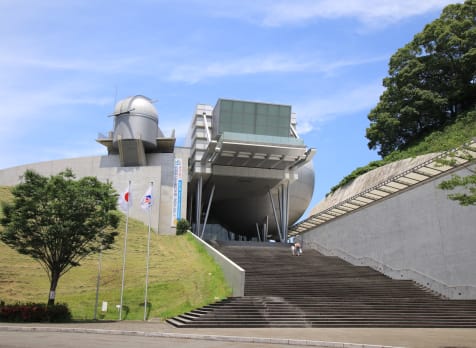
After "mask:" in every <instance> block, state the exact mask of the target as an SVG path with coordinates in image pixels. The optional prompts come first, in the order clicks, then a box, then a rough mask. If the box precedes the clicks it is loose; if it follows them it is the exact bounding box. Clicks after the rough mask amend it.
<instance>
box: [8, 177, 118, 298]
mask: <svg viewBox="0 0 476 348" xmlns="http://www.w3.org/2000/svg"><path fill="white" fill-rule="evenodd" d="M12 193H13V202H12V203H10V204H4V205H3V206H2V208H3V214H4V216H3V218H2V219H1V220H0V223H1V224H2V225H3V226H4V227H5V228H4V229H3V230H2V231H1V232H0V240H1V241H3V242H4V243H5V244H7V245H9V246H10V247H12V248H13V249H15V250H17V251H18V252H19V253H21V254H25V255H29V256H31V257H32V258H33V259H35V260H36V261H38V262H39V263H40V265H41V266H42V267H43V269H44V270H45V271H46V272H47V274H48V277H49V280H50V292H49V298H48V305H52V304H54V301H55V293H56V287H57V285H58V281H59V279H60V277H61V276H62V275H63V274H65V273H66V272H67V271H69V270H70V269H71V268H72V267H76V266H79V265H80V261H81V260H82V259H84V258H85V257H86V256H88V255H90V254H93V253H97V252H99V251H100V250H101V248H102V249H103V250H104V249H110V248H111V247H112V244H113V243H114V240H115V237H116V236H117V234H118V233H117V232H116V231H114V230H113V229H114V228H116V227H117V225H118V223H119V216H118V215H117V214H116V213H115V209H116V200H117V198H116V197H117V195H116V193H115V190H114V189H113V188H112V185H111V184H110V183H102V182H100V181H99V180H98V179H97V178H94V177H84V178H82V179H79V180H75V177H74V175H73V173H72V171H71V170H69V169H68V170H66V171H64V172H61V173H59V174H58V175H54V176H50V177H44V176H41V175H39V174H37V173H36V172H34V171H32V170H27V171H26V172H25V174H24V176H23V179H22V182H21V183H20V184H18V185H17V186H15V187H14V188H13V190H12Z"/></svg>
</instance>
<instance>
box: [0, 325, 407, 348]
mask: <svg viewBox="0 0 476 348" xmlns="http://www.w3.org/2000/svg"><path fill="white" fill-rule="evenodd" d="M1 331H16V332H69V333H88V334H99V335H123V336H141V337H164V338H178V339H193V340H208V341H223V342H243V343H267V344H281V345H285V344H286V345H291V346H308V347H325V348H402V347H395V346H384V345H374V344H360V343H344V342H327V341H314V340H299V339H291V338H290V339H288V338H265V337H246V336H224V335H199V334H183V333H168V332H145V331H129V330H106V329H81V328H69V327H47V326H46V327H43V326H42V327H39V326H37V327H35V326H0V332H1Z"/></svg>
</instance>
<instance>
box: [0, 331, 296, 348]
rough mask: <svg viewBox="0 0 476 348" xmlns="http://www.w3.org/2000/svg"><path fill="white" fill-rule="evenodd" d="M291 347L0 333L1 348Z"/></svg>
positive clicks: (88, 334) (45, 333)
mask: <svg viewBox="0 0 476 348" xmlns="http://www.w3.org/2000/svg"><path fill="white" fill-rule="evenodd" d="M267 346H269V347H270V348H284V347H286V348H289V347H290V346H289V345H280V344H272V345H270V344H266V343H244V342H223V341H209V340H193V339H176V338H164V337H141V336H124V335H105V334H94V333H70V332H0V347H1V348H30V347H35V348H56V347H58V348H59V347H61V348H73V347H74V348H76V347H88V348H92V347H101V348H109V347H111V348H112V347H114V348H131V347H141V348H149V347H150V348H152V347H154V348H157V347H160V348H162V347H174V348H192V347H193V348H215V347H230V348H238V347H243V348H257V347H267Z"/></svg>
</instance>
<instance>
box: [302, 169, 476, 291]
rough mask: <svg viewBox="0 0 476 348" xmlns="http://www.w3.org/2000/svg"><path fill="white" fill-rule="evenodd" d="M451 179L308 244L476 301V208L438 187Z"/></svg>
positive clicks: (309, 236)
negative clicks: (457, 199) (468, 205)
mask: <svg viewBox="0 0 476 348" xmlns="http://www.w3.org/2000/svg"><path fill="white" fill-rule="evenodd" d="M475 167H476V166H475V165H473V166H472V169H473V170H474V169H475ZM456 173H457V174H459V175H461V176H465V175H469V174H470V171H469V170H468V169H464V168H463V169H460V170H458V171H457V172H456ZM450 177H451V174H448V175H446V176H444V177H440V178H437V179H434V180H432V181H430V182H427V183H425V184H421V185H418V186H416V187H415V188H413V189H410V190H408V191H404V192H402V193H400V194H396V195H394V196H391V197H390V198H387V199H384V200H382V201H379V202H377V203H375V204H373V205H370V206H368V207H365V208H362V209H359V210H357V211H355V212H353V213H350V214H347V215H344V216H342V217H340V218H337V219H334V220H332V221H331V222H329V223H326V224H324V225H321V226H319V227H318V228H316V229H315V230H312V231H309V232H307V233H305V234H304V236H303V237H304V244H305V246H306V247H311V248H315V249H317V250H319V251H321V252H323V253H325V254H330V255H336V256H340V257H342V258H344V259H346V260H348V261H349V262H351V263H354V264H358V265H368V266H371V267H373V268H375V269H377V270H379V271H381V272H383V273H385V274H387V275H389V276H391V277H392V278H399V279H413V280H415V281H417V282H418V283H421V284H423V285H425V286H427V287H429V288H431V289H433V290H435V291H437V292H439V293H442V294H444V295H446V296H448V297H450V298H461V299H463V298H465V299H468V298H471V299H476V207H474V206H470V207H462V206H460V205H459V204H458V203H457V202H455V201H452V200H449V199H448V198H447V194H448V192H446V191H443V190H440V189H438V188H437V185H438V184H439V183H440V182H441V181H442V180H445V179H448V178H450Z"/></svg>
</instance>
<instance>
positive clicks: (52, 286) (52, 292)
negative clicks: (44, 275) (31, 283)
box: [48, 272, 60, 306]
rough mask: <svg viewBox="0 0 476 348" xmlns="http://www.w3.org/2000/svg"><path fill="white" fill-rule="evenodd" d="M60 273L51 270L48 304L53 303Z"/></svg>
mask: <svg viewBox="0 0 476 348" xmlns="http://www.w3.org/2000/svg"><path fill="white" fill-rule="evenodd" d="M59 277H60V274H59V272H58V273H56V272H52V274H51V283H50V292H49V294H48V306H52V305H54V304H55V298H56V286H57V285H58V280H59Z"/></svg>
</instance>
